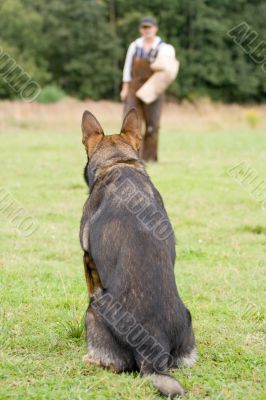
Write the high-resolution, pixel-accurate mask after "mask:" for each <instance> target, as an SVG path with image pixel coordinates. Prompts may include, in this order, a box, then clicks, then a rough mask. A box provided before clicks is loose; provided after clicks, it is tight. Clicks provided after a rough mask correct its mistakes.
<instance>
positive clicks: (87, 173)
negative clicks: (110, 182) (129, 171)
mask: <svg viewBox="0 0 266 400" xmlns="http://www.w3.org/2000/svg"><path fill="white" fill-rule="evenodd" d="M93 164H94V163H92V165H91V162H88V163H87V165H86V167H85V170H84V178H85V181H86V183H87V185H88V186H89V188H90V193H91V192H92V190H93V188H94V186H95V185H96V183H97V182H99V181H100V180H102V179H103V178H104V177H105V176H106V174H107V173H109V172H110V171H111V170H113V169H116V168H124V167H133V168H134V169H136V170H137V171H139V172H142V173H143V174H144V175H147V173H146V171H145V168H144V163H143V161H142V160H140V159H139V158H137V157H136V158H134V157H133V158H125V159H121V158H113V159H112V160H108V162H106V163H105V164H103V165H98V166H97V165H93Z"/></svg>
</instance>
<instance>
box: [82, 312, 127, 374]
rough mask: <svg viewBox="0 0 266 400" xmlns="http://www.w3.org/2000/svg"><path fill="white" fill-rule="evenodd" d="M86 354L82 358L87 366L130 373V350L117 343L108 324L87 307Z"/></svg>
mask: <svg viewBox="0 0 266 400" xmlns="http://www.w3.org/2000/svg"><path fill="white" fill-rule="evenodd" d="M86 337H87V343H88V353H87V354H86V355H85V356H84V357H83V361H84V362H85V363H87V364H94V365H97V366H102V367H105V368H108V369H110V370H112V371H113V372H122V371H132V370H134V369H135V360H134V357H133V354H132V352H131V350H130V349H129V348H127V347H125V346H124V345H122V344H121V343H119V342H118V340H117V339H116V337H115V336H114V335H113V333H112V331H111V329H110V327H109V326H108V323H107V322H106V321H105V320H104V319H103V317H102V316H101V315H99V314H98V313H97V312H95V310H94V309H93V307H92V304H90V305H89V307H88V309H87V313H86Z"/></svg>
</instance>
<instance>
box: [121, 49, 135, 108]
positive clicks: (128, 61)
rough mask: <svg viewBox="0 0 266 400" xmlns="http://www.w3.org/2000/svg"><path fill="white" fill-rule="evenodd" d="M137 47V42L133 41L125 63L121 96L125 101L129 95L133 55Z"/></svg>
mask: <svg viewBox="0 0 266 400" xmlns="http://www.w3.org/2000/svg"><path fill="white" fill-rule="evenodd" d="M135 49H136V45H135V42H133V43H131V44H130V46H129V48H128V51H127V55H126V60H125V65H124V69H123V85H122V90H121V92H120V97H121V100H122V101H125V100H126V98H127V96H128V91H129V83H130V81H131V68H132V62H133V57H134V54H135Z"/></svg>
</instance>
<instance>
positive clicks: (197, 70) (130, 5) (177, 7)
mask: <svg viewBox="0 0 266 400" xmlns="http://www.w3.org/2000/svg"><path fill="white" fill-rule="evenodd" d="M143 15H153V16H155V17H156V18H157V20H158V23H159V28H160V29H159V35H160V36H161V37H162V39H163V40H164V41H166V42H169V43H171V44H172V45H173V46H174V47H175V49H176V55H177V58H178V59H179V61H180V63H181V68H180V73H179V76H178V79H177V80H176V81H175V82H174V83H173V84H172V85H171V87H170V88H169V90H168V97H170V98H172V99H177V100H180V99H188V100H191V101H193V100H195V99H196V98H198V97H201V96H208V97H210V98H211V99H213V100H220V101H225V102H235V101H237V102H250V101H256V102H264V101H265V99H266V45H265V44H266V24H265V21H266V2H265V1H264V0H263V1H261V0H234V1H232V0H164V1H159V0H153V1H152V2H151V1H150V0H0V50H2V52H4V53H5V54H8V55H9V57H10V58H12V59H14V60H15V61H16V65H20V66H21V67H22V68H23V70H24V71H26V72H27V74H29V75H30V76H31V77H34V79H35V80H36V82H38V84H39V85H40V86H41V87H45V86H47V85H54V86H56V87H58V88H60V89H62V90H63V91H64V92H65V93H66V94H69V95H71V96H75V97H78V98H81V99H83V98H92V99H100V98H109V99H118V98H119V91H120V85H121V78H122V69H123V63H124V58H125V54H126V50H127V47H128V45H129V43H130V42H131V41H132V40H134V39H135V38H136V37H137V36H138V22H139V19H140V18H141V17H142V16H143ZM0 53H1V51H0ZM263 57H265V58H263ZM4 68H5V66H4V65H3V62H2V63H1V55H0V98H14V97H16V96H17V94H16V93H15V92H14V90H12V87H11V85H7V84H6V81H5V80H4V79H3V77H4Z"/></svg>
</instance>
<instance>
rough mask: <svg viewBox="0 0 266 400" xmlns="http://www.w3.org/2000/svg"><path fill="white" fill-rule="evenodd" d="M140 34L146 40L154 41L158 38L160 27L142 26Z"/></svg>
mask: <svg viewBox="0 0 266 400" xmlns="http://www.w3.org/2000/svg"><path fill="white" fill-rule="evenodd" d="M139 31H140V34H141V36H142V37H143V38H144V39H152V38H154V37H155V36H156V33H157V31H158V27H157V26H156V25H151V26H149V25H147V26H145V25H144V26H141V27H140V28H139Z"/></svg>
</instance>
